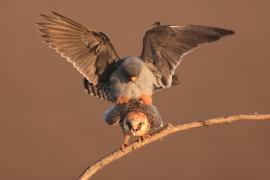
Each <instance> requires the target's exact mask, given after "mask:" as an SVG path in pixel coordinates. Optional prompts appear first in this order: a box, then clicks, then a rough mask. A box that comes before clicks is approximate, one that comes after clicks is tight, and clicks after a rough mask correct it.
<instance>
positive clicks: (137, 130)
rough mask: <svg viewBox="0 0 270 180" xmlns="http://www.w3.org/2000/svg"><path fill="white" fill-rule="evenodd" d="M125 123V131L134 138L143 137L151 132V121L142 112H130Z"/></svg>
mask: <svg viewBox="0 0 270 180" xmlns="http://www.w3.org/2000/svg"><path fill="white" fill-rule="evenodd" d="M123 123H124V129H125V131H127V132H128V133H129V134H131V135H133V136H143V135H145V134H147V133H148V132H149V130H150V124H149V121H148V119H147V117H146V115H145V114H144V113H142V112H135V111H132V112H129V113H128V114H127V115H126V117H125V119H124V122H123Z"/></svg>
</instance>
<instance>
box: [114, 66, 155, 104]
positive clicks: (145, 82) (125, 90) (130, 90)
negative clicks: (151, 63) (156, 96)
mask: <svg viewBox="0 0 270 180" xmlns="http://www.w3.org/2000/svg"><path fill="white" fill-rule="evenodd" d="M111 84H112V93H113V96H114V97H115V98H117V97H119V96H125V97H128V98H131V99H137V98H139V97H140V96H141V95H143V94H149V95H151V94H152V93H153V85H154V84H155V77H154V75H153V73H152V72H151V71H150V70H149V69H148V68H146V67H144V68H143V69H142V71H141V73H140V74H139V76H138V79H137V80H136V81H134V82H133V81H130V80H128V79H127V78H126V77H125V74H122V73H121V72H116V73H114V74H113V75H112V78H111Z"/></svg>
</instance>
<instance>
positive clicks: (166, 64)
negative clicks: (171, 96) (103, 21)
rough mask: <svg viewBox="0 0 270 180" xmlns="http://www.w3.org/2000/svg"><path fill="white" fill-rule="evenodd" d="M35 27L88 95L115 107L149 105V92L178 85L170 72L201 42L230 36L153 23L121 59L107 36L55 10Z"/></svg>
mask: <svg viewBox="0 0 270 180" xmlns="http://www.w3.org/2000/svg"><path fill="white" fill-rule="evenodd" d="M52 14H53V16H47V15H42V16H43V17H44V18H45V19H46V20H47V22H45V23H38V26H39V32H40V33H41V36H42V38H43V39H44V42H45V43H47V44H48V45H49V47H51V48H53V49H55V50H56V51H57V52H58V53H60V54H61V56H63V57H65V58H66V59H67V60H68V61H69V62H71V63H72V64H73V66H74V67H75V68H76V69H77V70H78V71H79V72H80V73H81V74H82V75H83V76H84V78H85V79H84V87H85V88H86V90H87V92H88V93H89V94H91V95H94V96H96V97H99V98H103V99H105V100H108V101H111V102H113V103H116V104H124V103H128V102H130V101H131V100H138V101H140V102H141V103H144V104H152V94H153V93H154V92H155V91H157V90H159V89H163V88H169V87H171V86H172V85H174V84H177V76H176V75H175V70H176V68H177V67H178V65H179V64H180V62H181V60H182V58H183V56H184V55H185V54H187V53H188V52H190V51H192V50H193V49H194V48H196V47H198V46H199V45H200V44H203V43H207V42H212V41H216V40H219V39H220V38H221V37H223V36H226V35H230V34H234V32H233V31H231V30H226V29H222V28H216V27H209V26H200V25H183V26H172V25H161V24H160V23H155V25H154V26H153V27H152V28H151V29H149V30H148V31H147V32H146V33H145V35H144V38H143V50H142V54H141V56H139V57H134V56H131V57H126V58H122V57H120V56H119V55H118V54H117V52H116V50H115V49H114V47H113V45H112V43H111V41H110V39H109V37H108V36H107V35H106V34H105V33H102V32H97V31H94V30H92V29H89V28H87V27H85V26H83V25H81V24H79V23H77V22H75V21H73V20H71V19H69V18H66V17H64V16H63V15H60V14H58V13H56V12H52Z"/></svg>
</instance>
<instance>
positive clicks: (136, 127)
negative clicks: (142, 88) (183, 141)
mask: <svg viewBox="0 0 270 180" xmlns="http://www.w3.org/2000/svg"><path fill="white" fill-rule="evenodd" d="M104 119H105V121H106V122H107V123H108V124H109V125H116V124H119V125H120V127H121V129H122V131H123V134H124V143H123V145H122V148H121V149H122V150H124V149H125V147H126V146H128V140H129V139H130V137H139V141H144V140H145V139H146V138H147V137H148V134H149V132H150V131H152V130H156V129H159V128H161V127H163V121H162V119H161V116H160V114H159V112H158V111H157V108H156V107H155V106H154V105H148V104H144V103H141V102H139V101H137V100H135V101H134V100H133V101H130V102H129V103H125V104H116V105H113V106H112V107H110V108H109V109H108V110H107V111H106V112H105V114H104Z"/></svg>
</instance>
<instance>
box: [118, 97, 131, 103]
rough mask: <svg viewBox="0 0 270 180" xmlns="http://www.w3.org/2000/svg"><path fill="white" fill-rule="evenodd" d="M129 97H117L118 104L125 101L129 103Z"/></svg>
mask: <svg viewBox="0 0 270 180" xmlns="http://www.w3.org/2000/svg"><path fill="white" fill-rule="evenodd" d="M129 100H130V99H129V98H128V97H126V96H119V97H118V98H117V99H116V104H125V103H128V102H129Z"/></svg>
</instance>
